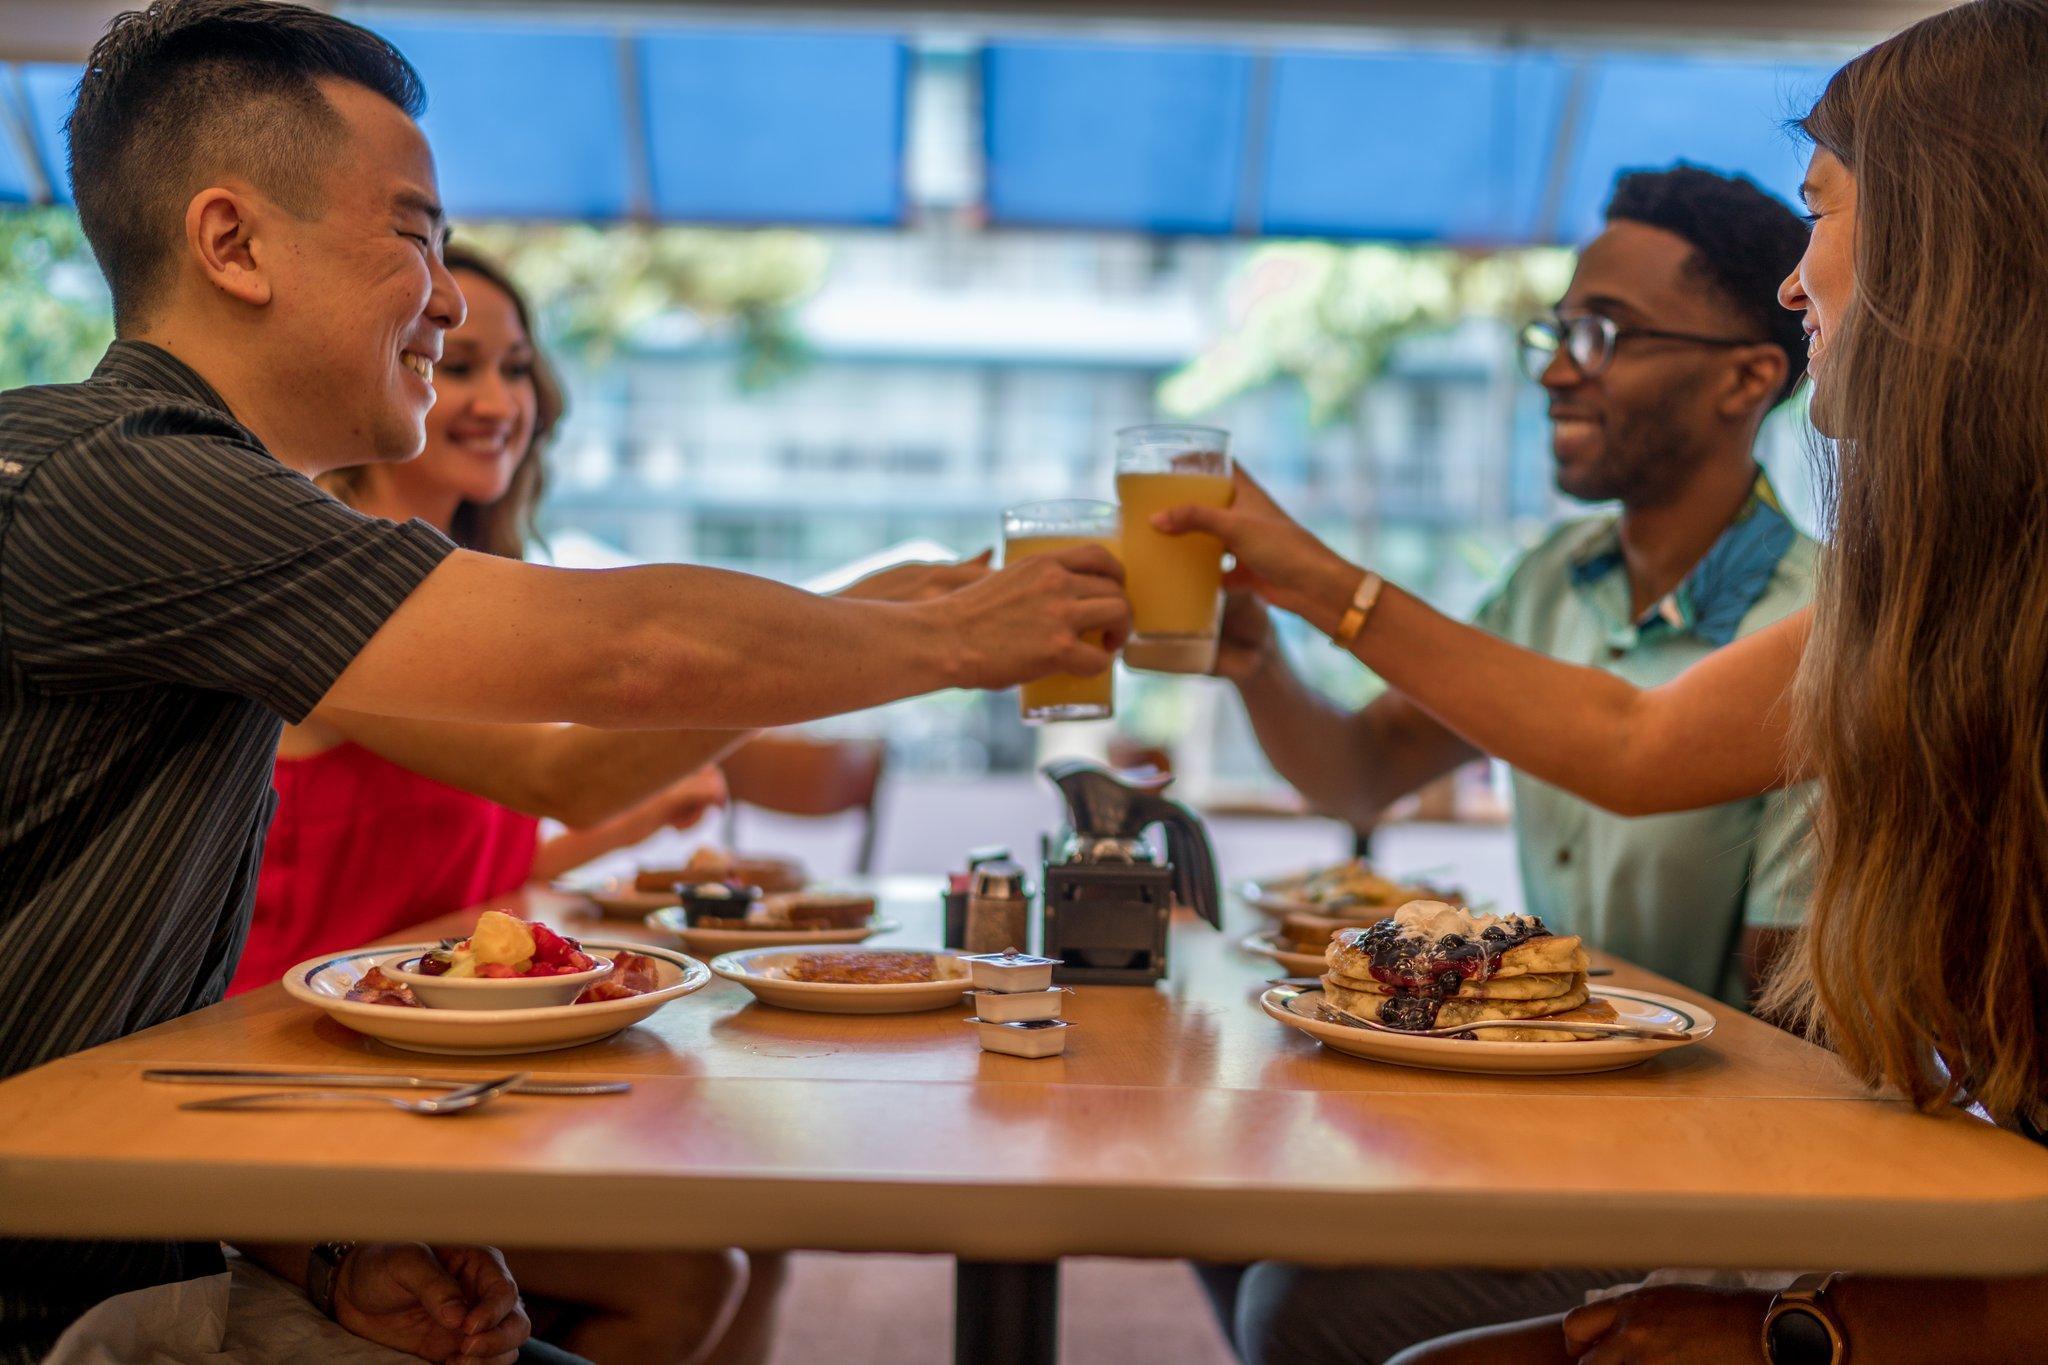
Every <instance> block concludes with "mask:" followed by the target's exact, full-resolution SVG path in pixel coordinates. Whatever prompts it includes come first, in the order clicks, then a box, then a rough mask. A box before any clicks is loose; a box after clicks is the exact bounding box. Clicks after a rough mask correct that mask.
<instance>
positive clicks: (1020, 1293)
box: [953, 1261, 1060, 1365]
mask: <svg viewBox="0 0 2048 1365" xmlns="http://www.w3.org/2000/svg"><path fill="white" fill-rule="evenodd" d="M1059 1338H1060V1265H1059V1262H1058V1261H958V1262H956V1263H955V1264H954V1268H953V1365H1054V1362H1055V1360H1056V1359H1057V1357H1058V1355H1059Z"/></svg>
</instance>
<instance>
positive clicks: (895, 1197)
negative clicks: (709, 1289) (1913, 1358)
mask: <svg viewBox="0 0 2048 1365" xmlns="http://www.w3.org/2000/svg"><path fill="white" fill-rule="evenodd" d="M264 1174H265V1177H266V1179H265V1183H266V1184H268V1185H269V1186H270V1189H269V1190H267V1191H266V1196H267V1197H265V1198H263V1199H261V1200H251V1199H249V1197H248V1184H249V1172H248V1169H247V1167H246V1166H244V1165H241V1164H239V1163H233V1162H222V1163H208V1162H193V1163H187V1164H186V1165H184V1166H183V1167H181V1169H180V1174H179V1179H178V1180H177V1182H176V1188H175V1189H168V1188H166V1187H165V1183H164V1182H163V1180H162V1178H161V1171H160V1169H155V1170H153V1169H152V1167H151V1165H150V1164H149V1163H137V1162H128V1161H106V1160H68V1159H64V1158H41V1159H34V1160H24V1159H19V1158H10V1159H8V1160H6V1161H5V1162H4V1163H0V1233H4V1234H6V1235H11V1236H31V1237H48V1236H61V1237H81V1236H83V1237H122V1238H137V1237H140V1238H148V1237H168V1238H181V1239H189V1238H191V1237H192V1236H194V1235H195V1230H194V1228H193V1226H192V1220H191V1214H190V1211H189V1210H190V1207H191V1205H192V1204H193V1202H195V1201H199V1202H206V1201H207V1200H209V1199H211V1200H212V1201H213V1202H216V1203H218V1204H219V1206H220V1216H219V1220H218V1226H217V1227H216V1228H213V1229H211V1230H210V1235H212V1236H217V1237H220V1238H223V1239H225V1240H230V1241H232V1240H234V1239H236V1238H249V1239H256V1240H308V1241H310V1240H322V1239H328V1238H341V1239H346V1238H378V1239H386V1240H389V1239H394V1238H397V1239H403V1238H419V1239H422V1240H428V1241H440V1242H446V1241H460V1242H480V1243H487V1244H491V1245H509V1246H519V1245H530V1244H532V1242H531V1239H532V1237H533V1233H532V1231H531V1229H533V1228H535V1227H542V1228H545V1229H546V1234H545V1240H546V1243H547V1245H549V1246H554V1247H562V1248H575V1247H605V1248H612V1249H638V1248H650V1249H652V1248H663V1249H705V1248H711V1247H720V1246H732V1245H738V1246H754V1247H759V1248H763V1249H774V1248H812V1249H824V1250H834V1251H879V1252H928V1253H932V1252H935V1253H951V1254H954V1255H959V1256H964V1257H968V1258H973V1259H984V1260H1011V1261H1014V1260H1043V1259H1052V1258H1055V1257H1059V1256H1087V1255H1101V1256H1138V1257H1165V1258H1174V1259H1195V1260H1213V1261H1244V1260H1256V1259H1268V1258H1275V1257H1284V1258H1285V1259H1289V1260H1299V1261H1309V1262H1321V1263H1331V1264H1343V1263H1349V1262H1356V1263H1360V1264H1378V1265H1404V1264H1406V1265H1417V1266H1425V1265H1443V1266H1458V1265H1471V1264H1474V1263H1475V1260H1477V1261H1482V1262H1484V1263H1485V1264H1487V1265H1489V1266H1493V1267H1497V1268H1501V1269H1521V1268H1542V1267H1554V1266H1566V1265H1572V1266H1598V1267H1604V1266H1631V1265H1641V1266H1646V1267H1648V1266H1654V1265H1657V1264H1660V1263H1665V1262H1667V1261H1668V1260H1669V1259H1670V1258H1669V1255H1668V1234H1660V1233H1658V1232H1657V1231H1656V1229H1657V1225H1658V1224H1659V1223H1662V1222H1664V1221H1666V1220H1683V1221H1685V1222H1686V1223H1688V1224H1689V1225H1690V1226H1691V1227H1693V1228H1694V1229H1695V1236H1694V1237H1693V1239H1692V1241H1691V1243H1690V1244H1689V1248H1688V1255H1687V1256H1686V1258H1685V1263H1686V1264H1688V1265H1698V1266H1703V1267H1722V1268H1730V1269H1748V1268H1771V1269H1775V1268H1788V1269H1790V1268H1800V1267H1814V1266H1822V1267H1825V1268H1828V1269H1851V1270H1862V1271H1872V1272H1885V1273H1893V1274H1943V1275H1988V1276H2001V1275H2027V1274H2040V1273H2044V1272H2048V1196H2041V1197H2031V1198H2025V1199H2018V1200H2014V1199H2000V1200H1985V1201H1982V1202H1981V1203H1974V1202H1973V1203H1968V1204H1957V1203H1942V1204H1936V1203H1931V1202H1930V1201H1926V1200H1902V1199H1869V1200H1864V1201H1860V1202H1859V1203H1858V1204H1857V1205H1856V1206H1854V1207H1853V1208H1843V1207H1841V1206H1840V1205H1839V1204H1835V1205H1832V1206H1831V1205H1830V1204H1829V1203H1828V1201H1825V1200H1821V1199H1815V1200H1813V1201H1811V1204H1812V1207H1811V1209H1810V1210H1806V1211H1804V1212H1802V1210H1801V1205H1802V1204H1805V1203H1807V1202H1808V1201H1805V1200H1801V1199H1784V1198H1768V1199H1766V1198H1757V1197H1742V1198H1732V1197H1726V1196H1692V1195H1660V1196H1647V1197H1646V1196H1642V1195H1631V1196H1626V1197H1623V1196H1602V1195H1581V1194H1572V1193H1570V1192H1560V1193H1559V1194H1558V1195H1557V1196H1555V1197H1553V1198H1549V1199H1543V1198H1537V1197H1532V1196H1528V1195H1517V1196H1514V1197H1510V1198H1504V1199H1503V1200H1501V1201H1500V1203H1499V1204H1498V1206H1497V1207H1496V1208H1495V1209H1494V1210H1493V1212H1494V1213H1495V1214H1496V1216H1497V1217H1498V1218H1499V1219H1500V1220H1501V1223H1500V1225H1503V1226H1508V1225H1511V1226H1521V1227H1540V1228H1542V1230H1543V1235H1542V1237H1541V1238H1538V1239H1523V1238H1505V1237H1504V1238H1499V1239H1495V1240H1492V1241H1489V1242H1488V1243H1487V1244H1486V1246H1485V1254H1484V1256H1482V1257H1476V1258H1475V1256H1474V1248H1473V1246H1472V1244H1471V1242H1470V1241H1469V1240H1468V1239H1465V1238H1460V1237H1445V1236H1441V1235H1438V1230H1439V1229H1440V1228H1441V1227H1442V1225H1443V1216H1444V1210H1443V1203H1442V1196H1441V1195H1440V1194H1438V1193H1431V1192H1423V1193H1414V1194H1410V1193H1393V1192H1387V1191H1382V1190H1371V1191H1368V1190H1360V1191H1344V1190H1334V1189H1302V1190H1296V1191H1284V1192H1276V1191H1273V1190H1263V1191H1247V1190H1239V1189H1235V1188H1227V1187H1215V1188H1199V1187H1197V1188H1190V1187H1188V1186H1185V1185H1176V1186H1162V1185H1151V1186H1147V1185H1130V1184H1126V1185H1121V1186H1113V1187H1105V1186H1095V1185H1055V1184H1036V1185H1007V1186H1006V1185H992V1184H985V1183H976V1182H971V1181H947V1180H944V1179H936V1180H930V1181H905V1180H901V1179H875V1180H860V1181H843V1182H840V1183H838V1184H832V1185H821V1184H820V1183H818V1182H817V1181H815V1180H812V1179H806V1178H803V1177H784V1176H766V1177H763V1176H735V1175H732V1174H730V1173H721V1172H707V1173H705V1174H702V1175H693V1176H669V1177H664V1178H662V1179H661V1180H659V1181H654V1182H650V1181H648V1180H646V1179H645V1178H643V1177H640V1176H636V1175H632V1174H624V1173H621V1174H602V1173H593V1172H588V1171H585V1172H577V1173H564V1174H561V1175H554V1174H549V1173H538V1174H531V1175H527V1176H523V1177H522V1178H521V1182H520V1183H521V1197H520V1198H519V1199H518V1200H516V1201H514V1200H503V1199H478V1198H470V1199H465V1198H463V1197H462V1195H463V1194H464V1193H466V1192H464V1191H462V1190H461V1189H460V1187H459V1186H457V1187H454V1188H451V1186H450V1183H449V1182H448V1180H447V1179H446V1177H445V1176H444V1175H433V1174H424V1173H420V1174H413V1173H405V1172H394V1171H390V1170H377V1169H369V1168H363V1169H335V1168H331V1167H315V1166H292V1165H280V1166H277V1167H275V1168H270V1169H267V1170H266V1171H265V1173H264ZM878 1199H887V1200H891V1201H893V1202H894V1204H895V1207H896V1210H897V1212H896V1214H895V1215H894V1216H893V1217H892V1218H891V1219H890V1220H889V1222H888V1225H887V1226H886V1227H884V1226H880V1225H878V1224H877V1222H876V1220H875V1219H874V1218H873V1216H872V1215H873V1209H874V1205H875V1202H876V1201H877V1200H878ZM599 1209H601V1210H604V1215H603V1216H602V1217H597V1216H594V1215H593V1213H592V1211H593V1210H599ZM767 1223H772V1224H773V1226H774V1229H775V1231H774V1232H773V1233H772V1234H770V1233H766V1232H764V1231H763V1230H762V1229H763V1226H764V1224H767ZM522 1229H524V1231H522ZM1283 1230H1284V1231H1283ZM1660 1243H1661V1244H1663V1245H1664V1246H1665V1247H1666V1248H1667V1250H1666V1251H1663V1252H1660V1251H1658V1250H1657V1249H1656V1248H1657V1246H1658V1245H1659V1244H1660ZM1843 1246H1854V1247H1856V1248H1857V1249H1858V1250H1857V1253H1856V1255H1855V1257H1854V1258H1853V1259H1850V1260H1845V1259H1844V1258H1843V1257H1842V1255H1841V1254H1840V1252H1839V1248H1841V1247H1843ZM1830 1247H1833V1248H1837V1250H1836V1251H1833V1252H1830V1251H1829V1250H1827V1248H1830Z"/></svg>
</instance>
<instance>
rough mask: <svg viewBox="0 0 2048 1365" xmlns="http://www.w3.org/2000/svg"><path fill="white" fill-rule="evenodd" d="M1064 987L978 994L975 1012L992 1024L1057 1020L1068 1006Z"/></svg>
mask: <svg viewBox="0 0 2048 1365" xmlns="http://www.w3.org/2000/svg"><path fill="white" fill-rule="evenodd" d="M1066 995H1067V992H1066V990H1065V988H1064V987H1060V986H1053V987H1051V988H1049V989H1047V990H1042V991H976V992H974V1012H975V1014H976V1015H978V1016H979V1017H980V1018H982V1019H984V1020H986V1021H987V1022H989V1023H991V1024H1023V1023H1029V1022H1030V1021H1032V1020H1033V1019H1057V1018H1059V1017H1060V1007H1061V1006H1062V1005H1063V1004H1065V1003H1066Z"/></svg>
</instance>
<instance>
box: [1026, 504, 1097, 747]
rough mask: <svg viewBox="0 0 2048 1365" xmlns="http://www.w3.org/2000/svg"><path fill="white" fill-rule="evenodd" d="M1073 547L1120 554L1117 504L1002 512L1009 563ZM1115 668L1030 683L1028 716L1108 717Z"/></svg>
mask: <svg viewBox="0 0 2048 1365" xmlns="http://www.w3.org/2000/svg"><path fill="white" fill-rule="evenodd" d="M1074 545H1100V546H1102V547H1103V548H1104V549H1106V550H1108V551H1109V552H1110V553H1111V554H1115V553H1116V552H1117V512H1116V504H1114V503H1108V502H1096V501H1094V500H1092V499H1088V498H1067V499H1063V500H1061V501H1057V502H1026V503H1019V504H1018V505H1017V506H1015V507H1012V508H1008V509H1007V510H1005V511H1004V513H1003V563H1004V564H1005V565H1009V564H1015V563H1016V562H1017V561H1018V560H1020V559H1028V558H1029V557H1031V556H1032V555H1042V554H1051V553H1052V552H1054V551H1056V550H1064V549H1067V548H1069V547H1070V546H1074ZM1097 639H1098V640H1099V639H1100V637H1099V636H1098V637H1097ZM1115 672H1116V669H1115V666H1114V665H1113V664H1112V665H1111V666H1110V667H1108V668H1105V669H1103V670H1102V671H1101V672H1100V673H1097V674H1094V675H1092V676H1090V677H1080V676H1077V675H1075V674H1072V673H1055V674H1053V675H1052V676H1050V677H1045V678H1040V679H1038V680H1037V681H1036V682H1028V683H1025V684H1024V687H1023V690H1022V692H1020V693H1019V697H1018V700H1019V703H1020V705H1021V707H1022V710H1023V714H1024V719H1025V720H1027V721H1032V722H1035V723H1043V722H1045V721H1049V720H1105V719H1107V718H1108V717H1109V716H1110V715H1111V714H1112V713H1113V711H1114V701H1115V686H1116V682H1115Z"/></svg>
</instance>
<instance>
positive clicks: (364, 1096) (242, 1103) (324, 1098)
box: [178, 1071, 527, 1116]
mask: <svg viewBox="0 0 2048 1365" xmlns="http://www.w3.org/2000/svg"><path fill="white" fill-rule="evenodd" d="M526 1075H527V1073H526V1072H524V1071H516V1072H514V1073H513V1074H511V1075H510V1076H500V1077H498V1079H496V1080H494V1081H478V1082H477V1083H476V1084H475V1085H465V1086H463V1087H462V1088H461V1089H460V1090H451V1091H449V1092H448V1093H447V1094H445V1095H433V1096H429V1097H428V1098H426V1099H418V1100H406V1099H399V1098H398V1097H396V1096H394V1095H373V1094H371V1093H370V1092H368V1091H366V1090H287V1091H283V1092H281V1093H279V1092H271V1093H267V1094H264V1093H259V1094H254V1095H223V1096H221V1097H219V1098H217V1099H211V1100H191V1101H188V1102H187V1103H185V1104H181V1105H179V1106H178V1107H179V1108H180V1109H288V1108H291V1107H292V1106H293V1105H299V1104H388V1105H390V1106H391V1107H392V1108H393V1109H397V1110H400V1111H402V1112H404V1113H407V1114H426V1115H429V1116H438V1115H441V1114H464V1113H468V1112H469V1111H470V1110H472V1109H476V1108H479V1107H481V1106H483V1105H486V1104H489V1103H490V1102H491V1101H492V1100H494V1099H496V1098H497V1097H498V1096H500V1095H502V1094H504V1093H505V1092H506V1091H507V1090H510V1089H511V1088H512V1087H513V1086H515V1085H518V1084H519V1083H520V1082H521V1081H523V1080H525V1079H526Z"/></svg>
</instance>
